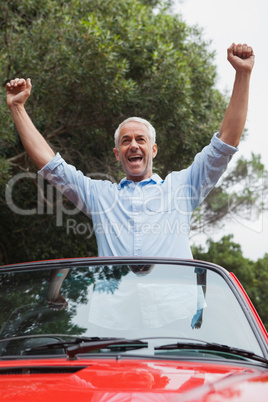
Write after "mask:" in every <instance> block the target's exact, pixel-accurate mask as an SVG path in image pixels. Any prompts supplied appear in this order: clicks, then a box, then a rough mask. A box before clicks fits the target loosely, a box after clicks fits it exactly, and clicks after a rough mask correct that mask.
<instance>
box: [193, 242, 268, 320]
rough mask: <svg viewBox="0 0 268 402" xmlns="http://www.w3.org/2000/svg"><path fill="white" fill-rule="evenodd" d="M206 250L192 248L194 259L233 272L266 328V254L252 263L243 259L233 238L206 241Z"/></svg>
mask: <svg viewBox="0 0 268 402" xmlns="http://www.w3.org/2000/svg"><path fill="white" fill-rule="evenodd" d="M207 243H208V250H207V251H205V250H204V249H203V248H202V247H200V246H199V247H194V248H193V255H194V258H196V259H199V260H205V261H211V262H213V263H215V264H218V265H221V266H222V267H224V268H226V269H227V270H228V271H230V272H233V273H234V274H235V275H236V276H237V278H238V279H239V281H241V283H242V285H243V287H244V288H245V290H246V292H247V294H248V295H249V297H250V299H251V300H252V302H253V304H254V306H255V307H256V309H257V311H258V313H259V314H260V317H261V319H262V321H263V323H264V325H265V326H266V328H268V307H267V289H268V254H266V255H265V256H264V257H263V258H261V259H259V260H258V261H256V262H254V261H251V260H250V259H248V258H245V257H243V254H242V250H241V246H240V245H239V244H237V243H235V242H234V241H233V236H232V235H229V236H224V237H223V238H222V239H221V240H220V241H218V242H215V241H213V240H211V239H210V240H208V242H207Z"/></svg>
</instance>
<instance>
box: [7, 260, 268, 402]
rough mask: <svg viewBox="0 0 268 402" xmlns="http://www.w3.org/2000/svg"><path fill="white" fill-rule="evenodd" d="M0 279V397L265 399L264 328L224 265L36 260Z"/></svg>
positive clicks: (267, 349) (267, 351) (267, 345)
mask: <svg viewBox="0 0 268 402" xmlns="http://www.w3.org/2000/svg"><path fill="white" fill-rule="evenodd" d="M0 289H1V291H0V299H1V304H0V306H1V310H0V359H1V361H0V400H1V401H16V402H20V401H33V402H39V401H49V402H53V401H57V402H60V401H64V402H68V401H98V402H106V401H112V402H116V401H120V402H128V401H160V402H162V401H184V402H186V401H187V402H190V401H191V402H193V401H206V402H211V401H213V402H216V401H217V402H220V401H232V402H237V401H250V402H252V401H254V400H255V401H267V400H268V334H267V332H266V330H265V328H264V326H263V324H262V322H261V320H260V318H259V316H258V314H257V313H256V311H255V309H254V307H253V305H252V303H251V302H250V300H249V298H248V296H247V295H246V293H245V291H244V289H243V288H242V286H241V285H240V283H239V282H238V280H237V279H236V278H235V276H234V275H233V274H232V273H229V272H227V271H226V270H225V269H224V268H222V267H219V266H217V265H213V264H210V263H206V262H202V261H195V260H176V259H161V258H127V257H120V258H119V257H118V258H116V257H114V258H83V259H64V260H52V261H40V262H32V263H22V264H13V265H8V266H2V267H0Z"/></svg>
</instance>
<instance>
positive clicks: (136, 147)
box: [130, 138, 139, 150]
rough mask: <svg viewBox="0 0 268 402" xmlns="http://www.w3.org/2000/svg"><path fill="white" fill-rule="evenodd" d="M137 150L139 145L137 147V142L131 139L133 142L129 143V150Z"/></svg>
mask: <svg viewBox="0 0 268 402" xmlns="http://www.w3.org/2000/svg"><path fill="white" fill-rule="evenodd" d="M138 148H139V145H138V143H137V141H136V140H135V139H134V138H133V140H132V141H131V143H130V149H131V150H136V149H138Z"/></svg>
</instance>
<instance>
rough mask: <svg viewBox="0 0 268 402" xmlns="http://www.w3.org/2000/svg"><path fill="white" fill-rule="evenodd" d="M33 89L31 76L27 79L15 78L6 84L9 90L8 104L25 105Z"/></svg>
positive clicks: (9, 105) (10, 105)
mask: <svg viewBox="0 0 268 402" xmlns="http://www.w3.org/2000/svg"><path fill="white" fill-rule="evenodd" d="M31 89H32V85H31V80H30V78H28V79H27V81H25V80H24V79H23V78H15V79H14V80H11V81H10V82H8V83H7V84H6V90H7V105H8V107H9V108H11V107H12V106H23V105H24V104H25V102H26V100H27V99H28V97H29V96H30V93H31Z"/></svg>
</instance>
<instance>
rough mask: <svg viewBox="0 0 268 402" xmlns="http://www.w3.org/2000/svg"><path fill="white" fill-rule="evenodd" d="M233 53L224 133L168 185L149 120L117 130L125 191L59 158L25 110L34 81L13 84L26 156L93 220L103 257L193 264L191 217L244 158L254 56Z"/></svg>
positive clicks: (241, 50) (245, 49)
mask: <svg viewBox="0 0 268 402" xmlns="http://www.w3.org/2000/svg"><path fill="white" fill-rule="evenodd" d="M227 52H228V60H229V62H230V63H231V64H232V66H233V67H234V69H235V71H236V76H235V82H234V87H233V93H232V97H231V100H230V103H229V106H228V108H227V111H226V113H225V116H224V119H223V122H222V125H221V128H220V131H219V133H218V134H217V135H214V137H213V138H212V141H211V144H210V145H208V146H207V147H205V148H204V149H203V150H202V152H201V153H199V154H197V155H196V157H195V160H194V162H193V164H192V165H191V166H190V167H189V168H188V169H185V170H182V171H180V172H172V173H171V174H169V175H168V176H167V177H166V179H165V180H162V179H161V178H160V177H159V176H158V175H156V174H153V172H152V161H153V159H154V158H155V157H156V154H157V145H156V143H155V130H154V128H153V127H152V126H151V125H150V123H148V122H147V121H146V120H143V119H140V118H130V119H127V120H126V121H124V122H123V123H122V124H121V125H120V126H119V127H118V129H117V130H116V133H115V148H114V153H115V156H116V159H117V160H118V161H120V162H121V164H122V167H123V169H124V171H125V173H126V178H125V179H123V180H122V181H121V182H120V183H119V184H115V183H111V182H109V181H101V180H92V179H90V178H88V177H86V176H84V175H83V174H82V173H81V172H79V171H77V170H76V169H75V168H74V167H73V166H70V165H68V164H67V163H66V162H65V161H64V160H63V159H62V158H61V156H60V155H59V154H57V155H55V153H54V151H53V150H52V149H51V147H50V146H49V145H48V144H47V142H46V141H45V139H44V138H43V136H42V135H41V134H40V133H39V132H38V131H37V129H36V128H35V126H34V125H33V123H32V121H31V120H30V118H29V116H28V115H27V113H26V111H25V108H24V104H25V102H26V100H27V98H28V97H29V95H30V91H31V83H30V80H29V79H27V81H25V80H23V79H18V78H17V79H15V80H12V81H10V83H8V84H7V103H8V106H9V108H10V111H11V114H12V117H13V119H14V122H15V124H16V127H17V130H18V132H19V135H20V137H21V140H22V142H23V145H24V147H25V150H26V151H27V152H28V154H29V156H30V157H31V158H32V160H33V162H34V163H35V164H36V166H37V167H38V168H39V169H40V172H39V173H40V174H42V175H43V176H44V177H46V178H47V179H48V180H49V181H50V182H51V183H52V184H53V185H55V186H56V187H57V188H58V189H59V190H60V191H62V192H63V193H64V194H65V195H66V196H67V197H68V198H69V199H70V200H71V201H72V202H73V203H74V204H75V205H76V206H77V207H78V208H80V209H81V210H82V211H83V212H84V213H85V214H87V215H88V216H90V217H91V218H92V220H93V224H94V230H95V234H96V238H97V243H98V251H99V255H101V256H105V255H106V256H108V255H115V256H116V255H117V256H123V255H130V256H131V255H132V256H145V255H147V256H149V255H150V256H162V257H165V256H167V257H181V258H183V257H184V258H192V254H191V250H190V246H189V240H188V239H189V230H190V218H191V214H192V212H193V210H194V209H195V208H196V207H197V206H198V205H199V204H200V203H201V202H202V201H203V200H204V198H205V197H206V196H207V194H208V193H209V192H210V190H211V189H212V188H213V187H214V186H215V184H216V183H217V181H218V179H219V177H220V176H221V175H222V173H223V172H224V171H225V169H226V167H227V164H228V162H229V160H230V159H231V156H232V155H233V154H234V153H235V152H236V151H237V146H238V144H239V141H240V137H241V135H242V132H243V129H244V125H245V121H246V115H247V108H248V96H249V82H250V76H251V71H252V68H253V65H254V53H253V50H252V48H251V47H249V46H247V45H246V44H244V45H241V44H239V45H235V44H232V45H231V46H230V47H229V49H228V51H227ZM167 135H168V133H167Z"/></svg>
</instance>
